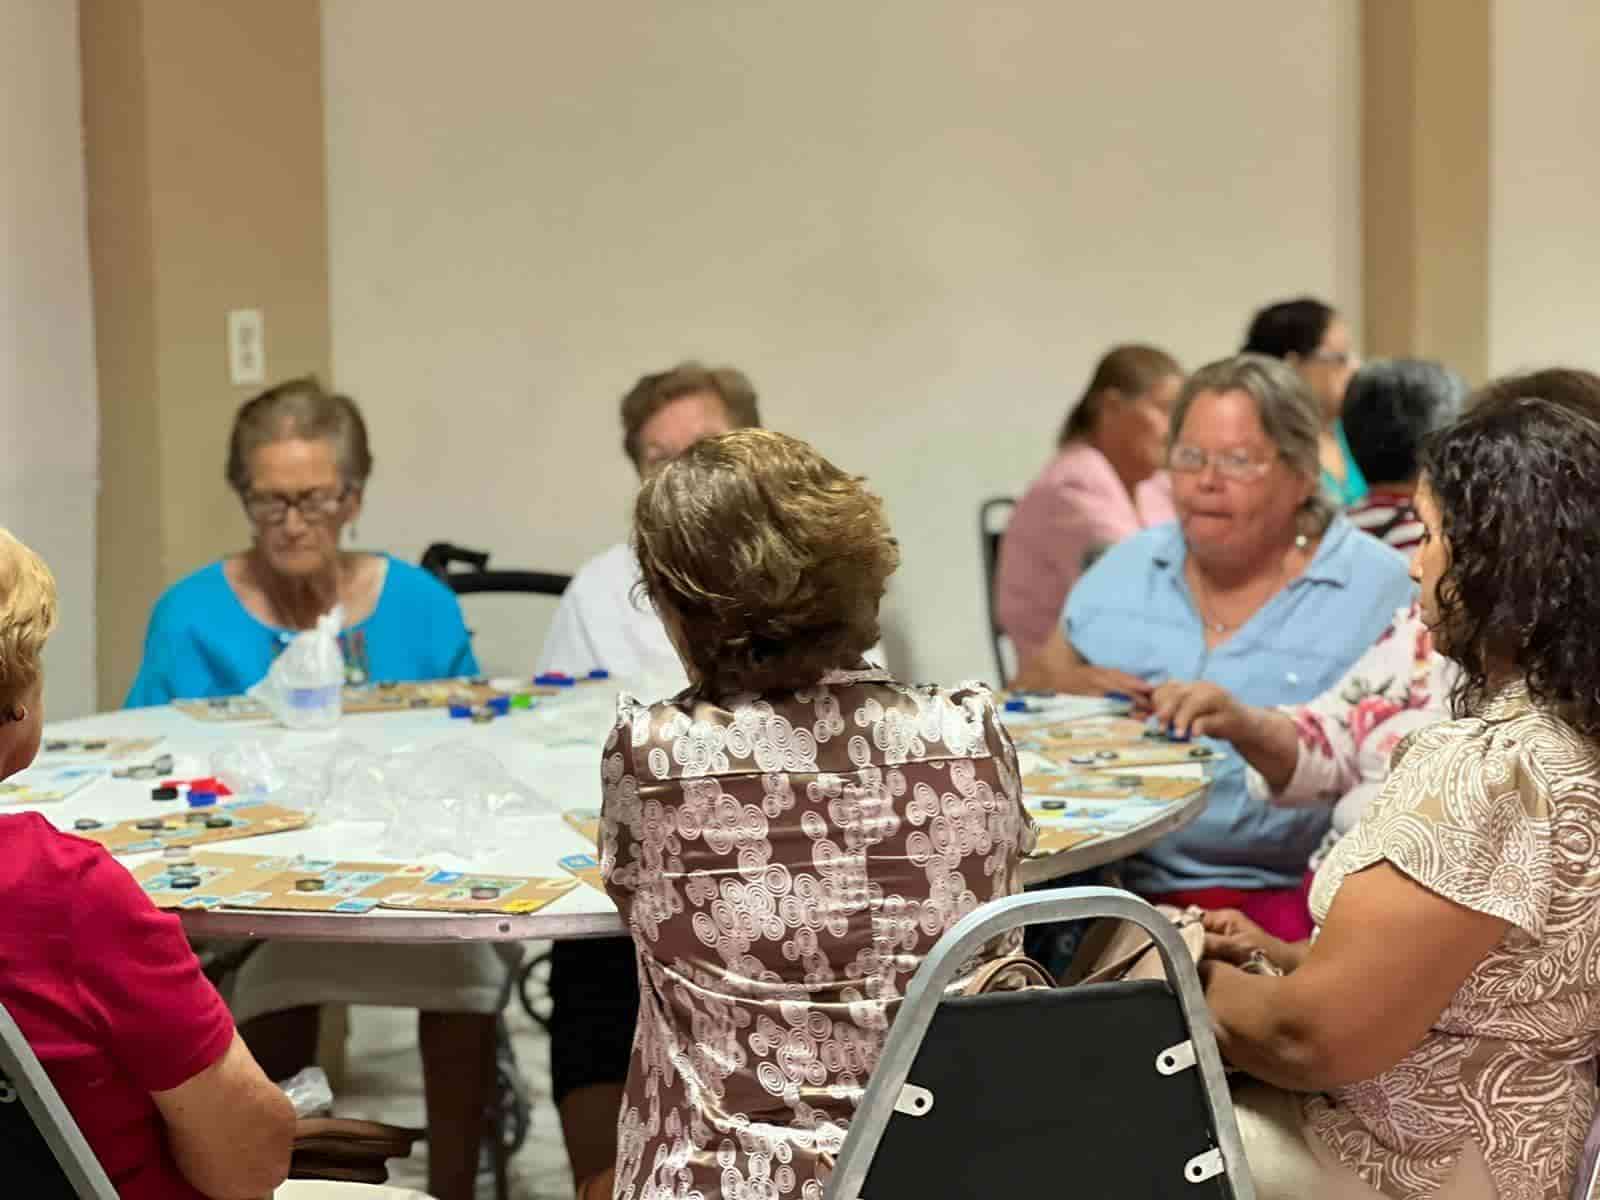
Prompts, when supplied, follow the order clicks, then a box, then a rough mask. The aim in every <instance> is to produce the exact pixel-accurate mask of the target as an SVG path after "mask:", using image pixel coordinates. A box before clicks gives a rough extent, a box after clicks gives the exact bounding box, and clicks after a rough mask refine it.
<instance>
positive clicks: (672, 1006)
mask: <svg viewBox="0 0 1600 1200" xmlns="http://www.w3.org/2000/svg"><path fill="white" fill-rule="evenodd" d="M602 774H603V783H604V801H603V804H602V809H601V867H602V870H603V871H604V874H605V879H606V890H607V891H608V892H609V893H610V895H611V896H612V898H613V899H614V900H615V901H616V903H617V907H618V908H619V909H620V910H621V913H622V917H623V920H624V921H625V922H626V924H627V926H628V931H629V933H630V934H631V935H632V937H633V941H634V945H635V947H636V950H637V954H638V962H639V986H640V992H641V1003H640V1009H639V1024H638V1030H637V1032H636V1034H635V1036H634V1044H633V1057H632V1062H631V1064H630V1067H629V1071H628V1081H627V1088H626V1094H625V1097H624V1099H623V1104H622V1113H621V1117H620V1119H619V1122H618V1146H617V1185H616V1192H615V1194H616V1196H617V1197H619V1198H620V1200H645V1198H647V1197H651V1198H653V1197H669V1196H670V1197H717V1196H726V1197H750V1198H752V1200H755V1198H759V1200H782V1198H785V1197H801V1198H803V1200H821V1197H822V1193H823V1188H824V1186H825V1184H826V1182H827V1178H828V1172H829V1169H830V1167H831V1164H832V1161H833V1156H834V1155H836V1154H837V1153H838V1151H839V1147H840V1146H841V1145H842V1144H843V1142H844V1137H845V1132H846V1128H847V1125H848V1122H849V1120H850V1117H851V1115H852V1114H853V1113H854V1112H855V1108H856V1105H857V1103H858V1102H859V1100H860V1096H861V1092H862V1089H863V1088H864V1086H865V1084H866V1081H867V1077H868V1075H869V1074H870V1073H871V1071H872V1068H873V1065H874V1064H875V1063H876V1061H877V1058H878V1054H879V1051H880V1050H881V1048H882V1045H883V1040H884V1037H885V1034H886V1032H887V1030H888V1028H889V1024H890V1022H891V1021H892V1020H893V1019H894V1014H895V1011H896V1009H897V1007H898V1003H899V1001H900V999H901V997H902V996H903V995H904V993H905V989H906V986H907V984H908V983H909V982H910V980H911V977H912V976H913V975H914V974H915V973H916V970H917V967H918V966H919V965H920V964H921V962H922V960H923V958H924V956H925V955H926V954H927V952H928V950H929V949H930V948H932V946H933V944H934V942H936V941H937V940H938V938H939V936H940V935H941V934H942V933H943V932H944V931H945V930H946V929H948V928H949V927H950V926H951V925H953V924H954V923H955V922H956V921H957V920H959V919H960V918H961V917H962V916H964V915H965V914H967V913H969V912H971V911H972V910H973V909H974V908H976V907H978V905H980V904H983V903H985V902H987V901H990V900H994V899H998V898H1000V897H1003V896H1008V895H1011V894H1013V893H1015V892H1016V891H1018V890H1019V884H1018V880H1017V866H1018V862H1019V860H1020V857H1021V855H1022V853H1023V852H1024V850H1025V848H1026V846H1027V845H1028V844H1030V842H1031V838H1032V830H1033V827H1032V824H1031V823H1030V821H1029V819H1028V816H1027V813H1026V811H1025V810H1024V809H1023V807H1022V801H1021V792H1020V787H1019V782H1018V775H1017V763H1016V754H1015V751H1014V750H1013V749H1012V746H1011V741H1010V739H1009V737H1007V735H1006V733H1005V731H1004V729H1003V728H1002V727H1001V725H1000V723H999V720H998V719H997V717H996V714H995V709H994V703H993V701H992V699H991V698H990V696H989V693H988V692H987V691H986V690H985V689H983V688H982V687H981V686H979V685H967V686H964V687H963V688H961V689H959V690H956V691H943V690H940V689H937V688H912V687H906V686H903V685H901V684H898V683H895V682H893V681H892V680H891V679H890V677H889V676H888V675H887V674H886V673H884V672H882V671H875V670H863V671H851V672H837V673H834V674H830V675H829V676H827V677H825V678H824V679H823V680H822V682H821V683H819V684H818V685H817V686H815V687H812V688H809V689H805V690H801V691H797V692H794V693H789V694H783V695H766V696H759V697H758V696H745V697H739V698H736V699H730V700H726V701H722V702H716V701H712V700H710V699H707V698H705V697H703V696H699V695H697V694H696V693H695V692H694V691H693V690H691V691H688V692H685V693H684V694H683V695H681V696H679V697H677V698H676V699H674V700H669V701H665V702H662V703H659V704H655V705H652V706H648V707H647V706H645V705H642V704H640V703H638V702H637V701H635V700H633V699H632V698H631V697H626V696H625V697H623V698H622V700H621V701H620V702H619V704H618V716H617V725H616V727H615V729H613V731H612V733H611V736H610V737H609V739H608V740H607V742H606V749H605V755H604V760H603V765H602ZM1017 941H1018V937H1017V936H1016V935H1013V936H1010V937H1007V938H1004V939H1001V940H1000V942H999V943H998V944H992V945H991V946H989V947H987V948H986V950H985V952H984V954H983V955H982V956H980V958H979V959H978V960H976V961H975V962H974V963H973V964H970V966H975V965H977V962H978V961H982V960H983V959H986V958H989V957H992V956H994V955H997V954H1001V953H1007V952H1010V951H1011V950H1012V949H1014V948H1015V946H1016V944H1017Z"/></svg>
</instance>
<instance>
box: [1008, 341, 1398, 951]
mask: <svg viewBox="0 0 1600 1200" xmlns="http://www.w3.org/2000/svg"><path fill="white" fill-rule="evenodd" d="M1320 428H1321V421H1320V417H1319V413H1318V409H1317V405H1316V402H1315V401H1314V400H1313V399H1312V398H1311V396H1310V394H1309V392H1308V391H1307V390H1306V388H1305V386H1304V384H1303V383H1302V382H1301V381H1300V379H1299V377H1298V376H1297V375H1296V374H1295V373H1294V372H1293V371H1292V370H1291V369H1290V368H1289V367H1287V366H1285V365H1284V364H1283V363H1281V362H1278V361H1277V360H1275V359H1269V358H1264V357H1261V356H1257V355H1240V356H1238V357H1236V358H1232V359H1226V360H1223V361H1222V362H1217V363H1212V364H1211V365H1209V366H1207V367H1203V368H1201V369H1200V370H1199V371H1197V372H1196V373H1195V374H1194V375H1193V376H1192V377H1191V378H1190V380H1189V382H1188V384H1187V386H1186V387H1185V388H1184V391H1183V394H1182V395H1181V396H1180V397H1179V400H1178V405H1177V408H1176V409H1175V411H1174V413H1173V431H1174V432H1173V437H1172V445H1171V448H1170V452H1169V459H1168V465H1169V468H1170V470H1171V472H1172V480H1173V499H1174V502H1175V505H1176V508H1177V510H1178V520H1177V522H1176V523H1173V524H1168V525H1160V526H1157V527H1155V528H1154V529H1148V530H1145V531H1144V532H1142V533H1139V534H1137V535H1135V536H1134V537H1132V538H1129V539H1128V540H1127V541H1125V542H1122V543H1120V544H1119V545H1117V546H1115V547H1113V548H1112V549H1111V550H1109V551H1107V552H1106V554H1105V555H1104V556H1103V557H1102V558H1101V559H1100V561H1099V562H1098V563H1096V564H1095V566H1094V567H1093V568H1092V569H1091V570H1090V571H1089V572H1088V573H1087V574H1085V575H1084V577H1083V578H1082V579H1081V580H1080V581H1079V582H1078V585H1077V586H1076V587H1075V588H1074V589H1073V591H1072V594H1071V595H1070V596H1069V597H1068V600H1067V605H1066V609H1065V611H1064V612H1063V614H1062V624H1061V629H1060V630H1059V631H1058V632H1057V634H1056V635H1055V636H1054V637H1053V638H1052V640H1051V642H1050V644H1049V645H1048V646H1047V647H1046V650H1045V652H1044V653H1043V654H1042V655H1041V657H1040V661H1039V665H1038V666H1037V667H1036V669H1035V670H1034V671H1033V672H1031V673H1030V674H1029V675H1028V676H1027V677H1024V678H1021V679H1019V681H1018V682H1019V683H1020V684H1022V685H1023V686H1030V687H1053V688H1056V689H1059V690H1062V691H1077V692H1103V691H1105V690H1108V687H1109V688H1111V689H1112V690H1118V691H1131V692H1133V693H1134V695H1135V698H1136V699H1142V698H1144V697H1146V696H1148V693H1149V690H1150V689H1151V688H1153V687H1154V686H1155V685H1157V684H1160V683H1164V682H1167V681H1168V680H1187V679H1206V680H1210V681H1212V682H1215V683H1217V684H1220V685H1221V686H1223V687H1225V688H1227V689H1228V690H1229V691H1231V692H1232V693H1233V694H1234V695H1236V696H1238V697H1239V698H1240V699H1242V700H1244V701H1245V702H1246V703H1249V704H1258V705H1275V704H1295V703H1302V702H1304V701H1307V700H1310V699H1312V698H1313V697H1315V696H1317V695H1319V694H1320V693H1321V692H1322V691H1323V690H1324V689H1326V688H1327V687H1328V686H1329V685H1330V684H1332V683H1333V682H1334V681H1336V680H1337V679H1338V678H1339V677H1340V676H1341V675H1342V674H1343V673H1344V671H1345V670H1346V669H1347V668H1348V667H1349V666H1350V664H1351V663H1353V662H1354V661H1355V660H1356V659H1357V658H1358V657H1360V655H1361V652H1362V651H1363V650H1365V649H1366V648H1367V647H1368V646H1370V645H1371V644H1372V643H1373V642H1374V641H1375V640H1376V639H1377V637H1378V635H1379V633H1381V632H1382V631H1383V629H1384V627H1385V626H1386V625H1387V624H1388V621H1389V618H1390V617H1391V616H1392V615H1393V614H1394V611H1395V609H1396V608H1397V607H1400V606H1403V605H1405V604H1408V603H1409V602H1410V599H1411V595H1412V584H1411V581H1410V579H1409V577H1408V576H1407V573H1406V564H1405V559H1404V558H1403V557H1401V555H1399V554H1398V553H1396V552H1395V551H1394V550H1391V549H1389V548H1388V547H1387V546H1384V545H1383V544H1382V543H1381V542H1379V541H1377V540H1376V539H1375V538H1372V537H1369V536H1368V535H1366V534H1364V533H1361V532H1360V531H1359V530H1357V529H1355V528H1354V527H1353V526H1351V525H1350V523H1349V522H1348V521H1346V520H1345V519H1344V518H1343V517H1342V516H1338V515H1335V510H1334V509H1333V507H1332V505H1331V504H1330V503H1329V501H1328V499H1327V498H1326V497H1325V496H1324V494H1323V493H1322V492H1321V490H1320V488H1319V475H1320V472H1321V466H1320V463H1319V461H1318V456H1317V445H1318V442H1317V439H1318V434H1319V430H1320ZM1215 748H1216V749H1217V750H1219V751H1221V752H1223V753H1224V754H1225V756H1226V757H1225V759H1224V761H1223V763H1222V764H1221V765H1220V766H1219V767H1218V768H1217V770H1216V772H1215V775H1214V780H1213V786H1212V791H1211V798H1210V802H1209V803H1208V805H1207V807H1206V810H1205V811H1204V812H1203V813H1202V814H1201V816H1200V817H1199V818H1198V819H1197V820H1196V821H1195V822H1194V823H1193V824H1192V825H1190V826H1189V827H1188V828H1186V829H1183V830H1180V831H1179V832H1177V833H1175V834H1172V835H1170V836H1168V837H1167V838H1165V839H1163V840H1162V841H1160V842H1158V843H1157V844H1156V845H1155V846H1153V847H1152V848H1151V849H1150V850H1149V851H1147V852H1146V853H1145V854H1143V855H1141V856H1140V857H1139V858H1137V859H1135V860H1133V861H1132V862H1130V863H1129V864H1128V865H1127V870H1126V876H1125V878H1126V882H1127V884H1128V886H1130V887H1131V888H1133V889H1134V890H1135V891H1138V892H1140V893H1142V894H1144V895H1146V896H1150V897H1152V898H1155V899H1160V900H1167V901H1178V902H1180V903H1185V904H1187V903H1198V904H1200V905H1201V906H1203V907H1223V906H1229V907H1235V908H1241V909H1243V910H1244V911H1246V912H1249V913H1250V914H1251V915H1252V916H1254V917H1256V918H1257V919H1258V920H1259V921H1261V923H1263V924H1266V925H1269V926H1275V927H1276V929H1280V930H1283V931H1285V932H1286V933H1296V932H1298V933H1300V934H1301V935H1302V936H1303V935H1304V933H1306V932H1309V916H1308V915H1307V912H1306V906H1305V903H1304V900H1303V899H1302V898H1301V895H1300V883H1301V879H1302V877H1303V875H1304V873H1305V864H1306V859H1307V858H1308V856H1309V855H1310V853H1311V851H1312V850H1314V849H1315V848H1316V845H1317V843H1318V841H1319V840H1320V839H1321V838H1322V836H1323V834H1324V833H1325V832H1326V830H1327V825H1328V815H1327V813H1326V812H1323V811H1304V810H1283V809H1272V808H1270V807H1268V806H1267V805H1266V804H1264V803H1261V802H1260V801H1257V800H1252V799H1251V798H1250V796H1249V794H1248V792H1247V790H1246V787H1245V771H1244V766H1243V764H1242V763H1241V762H1240V760H1239V759H1238V757H1237V756H1236V755H1235V754H1234V753H1233V751H1232V749H1231V747H1228V746H1226V745H1225V744H1223V743H1217V744H1216V745H1215ZM1262 918H1265V919H1264V920H1262Z"/></svg>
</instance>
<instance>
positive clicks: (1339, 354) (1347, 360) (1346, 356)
mask: <svg viewBox="0 0 1600 1200" xmlns="http://www.w3.org/2000/svg"><path fill="white" fill-rule="evenodd" d="M1306 357H1307V358H1308V359H1310V360H1311V361H1312V362H1319V363H1327V364H1328V365H1329V366H1330V367H1348V366H1349V365H1350V364H1351V363H1353V362H1355V361H1357V359H1356V352H1355V351H1354V350H1313V351H1312V352H1311V353H1310V354H1308V355H1306Z"/></svg>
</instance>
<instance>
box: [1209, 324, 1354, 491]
mask: <svg viewBox="0 0 1600 1200" xmlns="http://www.w3.org/2000/svg"><path fill="white" fill-rule="evenodd" d="M1239 353H1241V354H1266V355H1269V356H1271V357H1272V358H1281V359H1282V360H1283V361H1284V362H1286V363H1288V364H1289V365H1290V366H1291V367H1293V368H1294V369H1295V373H1296V374H1297V375H1299V376H1300V378H1301V379H1303V380H1304V381H1305V385H1306V387H1307V388H1309V389H1310V390H1311V394H1312V395H1313V396H1314V397H1315V398H1316V399H1317V402H1318V403H1319V404H1321V406H1322V434H1321V437H1320V438H1319V439H1318V447H1317V450H1318V455H1317V456H1318V461H1320V462H1321V464H1322V486H1323V487H1324V488H1325V489H1326V490H1327V492H1328V494H1329V495H1330V496H1331V497H1333V499H1334V500H1335V501H1337V502H1338V503H1339V504H1340V505H1342V506H1344V507H1346V508H1348V507H1349V506H1350V505H1352V504H1354V503H1356V502H1357V501H1358V500H1360V499H1361V498H1362V497H1363V496H1365V495H1366V494H1367V481H1366V479H1365V478H1364V477H1363V476H1362V474H1361V468H1360V467H1359V466H1358V465H1357V464H1356V460H1355V456H1354V455H1352V454H1351V453H1350V443H1349V442H1347V441H1346V440H1345V436H1344V426H1343V425H1341V424H1340V422H1339V417H1340V414H1341V413H1343V412H1344V393H1345V389H1346V388H1347V387H1348V386H1349V384H1350V376H1352V375H1353V374H1355V371H1356V368H1357V367H1359V366H1360V365H1361V360H1360V359H1359V358H1357V357H1356V354H1355V351H1354V350H1353V349H1352V348H1351V342H1350V327H1349V326H1348V325H1346V324H1345V323H1344V318H1343V317H1341V316H1340V315H1339V314H1338V313H1337V312H1336V311H1334V309H1332V308H1330V307H1329V306H1328V305H1326V304H1324V303H1323V302H1322V301H1321V300H1314V299H1312V298H1311V297H1309V296H1305V297H1302V298H1301V299H1299V300H1282V301H1279V302H1278V303H1277V304H1269V305H1267V307H1265V308H1263V309H1262V310H1261V311H1260V312H1258V313H1256V315H1255V317H1254V318H1252V319H1251V321H1250V330H1249V332H1248V333H1246V334H1245V339H1244V349H1242V350H1241V351H1240V352H1239Z"/></svg>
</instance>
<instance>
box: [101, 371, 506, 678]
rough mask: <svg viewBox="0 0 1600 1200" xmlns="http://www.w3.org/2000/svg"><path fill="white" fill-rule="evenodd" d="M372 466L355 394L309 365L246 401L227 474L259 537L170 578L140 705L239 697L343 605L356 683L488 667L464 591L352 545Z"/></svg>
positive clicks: (155, 621)
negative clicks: (345, 543)
mask: <svg viewBox="0 0 1600 1200" xmlns="http://www.w3.org/2000/svg"><path fill="white" fill-rule="evenodd" d="M371 471H372V454H371V452H370V450H369V449H368V447H367V427H366V423H365V422H364V421H363V420H362V419H361V411H360V410H359V409H358V408H357V407H356V406H355V403H354V401H352V400H350V399H349V398H348V397H346V396H340V395H336V394H334V393H331V392H328V391H325V390H324V389H323V387H322V386H321V385H320V384H319V383H318V382H317V381H316V379H314V378H311V377H307V378H304V379H295V380H291V381H289V382H288V383H283V384H280V385H278V386H277V387H275V388H273V389H271V390H270V391H267V392H263V393H262V394H261V395H259V396H257V397H256V398H255V399H253V400H251V401H249V402H248V403H247V404H245V405H244V407H242V408H241V409H240V410H239V414H238V416H237V417H236V418H235V419H234V423H233V434H232V437H231V439H230V441H229V445H228V465H227V478H228V483H229V484H230V485H231V486H232V487H233V489H234V491H235V492H237V493H238V495H239V499H240V502H241V503H242V504H243V505H244V511H245V516H246V517H247V518H248V519H249V521H250V528H251V532H252V534H253V541H252V544H251V546H250V549H248V550H246V551H244V552H243V553H241V554H236V555H232V556H230V557H228V558H225V559H222V560H221V561H220V562H214V563H212V564H211V565H210V566H207V567H203V568H201V569H200V570H199V571H196V572H195V573H194V574H192V575H190V576H188V577H187V578H185V579H181V580H179V581H178V582H177V583H175V584H173V585H172V586H171V587H170V588H168V589H167V591H166V593H165V594H164V595H163V596H162V597H161V599H160V600H159V601H157V603H156V606H155V610H154V611H153V612H152V613H151V615H150V628H149V632H148V633H147V634H146V636H145V648H144V661H143V663H142V664H141V665H140V667H139V675H138V678H137V679H135V680H134V683H133V688H132V689H131V690H130V691H129V693H128V699H127V705H128V707H130V708H133V707H138V706H142V705H148V704H166V703H169V702H170V701H173V700H189V699H199V698H205V697H210V696H236V695H239V694H241V693H243V692H244V691H245V690H246V689H248V688H249V687H250V686H251V685H252V684H254V683H255V682H256V681H258V680H259V679H261V677H262V676H264V675H265V674H266V673H267V669H268V668H269V667H270V666H271V665H272V660H273V659H274V658H276V657H277V655H278V652H279V651H280V650H282V648H283V646H284V645H285V644H286V643H287V642H288V641H289V640H290V639H291V638H292V637H293V636H294V634H295V632H296V631H298V630H302V629H310V628H312V627H313V626H315V625H316V623H317V618H318V617H319V616H321V615H322V614H323V613H325V612H327V611H328V610H329V609H330V608H332V607H333V606H334V605H335V604H341V605H343V606H344V619H345V630H344V634H343V637H342V642H343V649H344V656H345V663H346V670H347V672H348V675H349V679H350V682H352V683H365V682H367V681H369V680H412V679H442V678H447V677H451V676H460V675H476V674H477V673H478V664H477V660H476V658H474V656H473V653H472V644H471V642H470V640H469V637H468V634H467V628H466V625H465V624H464V623H463V621H462V619H461V608H460V605H458V604H457V603H456V598H455V596H454V595H453V594H452V593H451V592H450V590H449V589H448V588H446V587H445V586H444V585H443V584H441V583H440V582H439V581H438V580H436V579H434V578H433V576H431V575H429V574H428V573H427V572H426V571H423V570H422V569H421V568H419V567H414V566H412V565H410V564H409V563H404V562H401V561H400V560H399V559H396V558H392V557H390V556H389V555H387V554H362V553H357V552H354V551H349V550H343V549H341V548H340V538H341V535H342V534H343V532H344V529H345V526H347V525H349V524H350V523H351V522H352V521H354V520H355V518H356V516H357V514H358V513H360V511H361V498H362V493H363V491H364V490H365V488H366V483H367V478H368V476H369V475H370V474H371Z"/></svg>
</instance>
